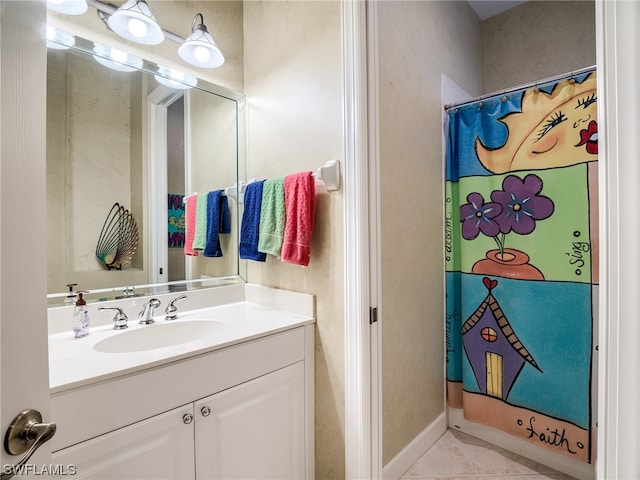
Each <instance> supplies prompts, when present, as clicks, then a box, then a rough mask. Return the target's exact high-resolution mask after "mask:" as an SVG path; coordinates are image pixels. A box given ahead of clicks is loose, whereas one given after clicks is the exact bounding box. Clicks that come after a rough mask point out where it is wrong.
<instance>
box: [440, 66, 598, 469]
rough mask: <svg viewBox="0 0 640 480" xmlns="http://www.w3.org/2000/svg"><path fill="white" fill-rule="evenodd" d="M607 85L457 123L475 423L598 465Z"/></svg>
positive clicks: (453, 225) (452, 213)
mask: <svg viewBox="0 0 640 480" xmlns="http://www.w3.org/2000/svg"><path fill="white" fill-rule="evenodd" d="M596 113H597V92H596V74H595V71H590V72H586V73H581V74H580V75H575V76H572V77H568V78H566V79H564V80H561V81H555V82H552V83H547V84H544V85H540V86H538V87H536V88H531V89H528V90H520V91H516V92H511V93H508V94H504V95H498V96H495V97H492V98H488V99H484V100H482V101H479V102H475V103H470V104H466V105H464V106H459V107H456V108H451V109H449V110H448V111H447V114H446V120H445V123H446V125H445V132H446V136H447V151H446V188H445V192H446V198H445V216H446V218H445V257H446V294H447V298H446V331H447V338H446V342H447V345H446V348H447V393H448V402H449V406H450V407H455V408H462V409H463V412H464V417H465V419H467V420H469V421H472V422H478V423H482V424H486V425H490V426H492V427H495V428H498V429H500V430H503V431H505V432H507V433H509V434H512V435H515V436H518V437H520V438H523V439H525V440H528V441H529V442H531V443H533V444H535V445H539V446H540V447H543V448H547V449H550V450H553V451H555V452H559V453H562V454H564V455H568V456H570V457H573V458H575V459H578V460H581V461H584V462H593V460H594V452H593V445H594V442H593V441H592V434H593V431H592V430H593V429H592V415H593V412H592V380H593V376H594V364H593V356H594V355H593V353H594V350H595V349H596V348H597V346H596V345H594V340H593V338H594V330H596V325H597V312H598V309H597V298H598V219H597V215H598V174H597V172H598V166H597V165H598V163H597V162H598V124H597V118H596Z"/></svg>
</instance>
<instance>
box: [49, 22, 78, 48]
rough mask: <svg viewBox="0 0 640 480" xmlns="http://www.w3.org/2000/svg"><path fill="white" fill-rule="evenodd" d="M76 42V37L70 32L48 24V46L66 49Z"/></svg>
mask: <svg viewBox="0 0 640 480" xmlns="http://www.w3.org/2000/svg"><path fill="white" fill-rule="evenodd" d="M75 43H76V39H75V37H74V36H73V35H71V34H70V33H68V32H63V31H62V30H58V29H56V28H53V27H51V26H49V25H47V48H53V49H55V50H66V49H68V48H69V47H73V46H74V45H75Z"/></svg>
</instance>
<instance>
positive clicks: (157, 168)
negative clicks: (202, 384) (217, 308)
mask: <svg viewBox="0 0 640 480" xmlns="http://www.w3.org/2000/svg"><path fill="white" fill-rule="evenodd" d="M61 46H62V45H60V44H56V43H50V48H49V49H48V59H47V221H48V239H47V245H48V247H47V248H48V251H47V254H48V257H47V258H48V265H47V269H48V294H49V304H50V305H61V304H63V303H64V301H65V297H66V292H67V290H68V287H67V285H69V284H77V287H75V288H76V289H80V290H87V291H89V292H91V294H90V295H88V297H89V298H90V299H107V298H108V299H113V298H117V297H120V296H124V295H129V294H131V293H134V294H136V295H142V294H148V293H159V292H163V291H171V290H184V289H192V288H198V287H201V286H209V285H213V284H220V283H230V282H239V281H244V280H243V279H244V278H246V274H245V271H246V265H245V264H244V263H245V262H244V261H240V260H239V257H238V248H237V245H238V231H239V223H240V222H239V218H240V217H239V216H240V215H241V211H240V208H239V203H238V201H237V197H236V196H234V195H233V193H234V190H233V187H234V186H235V185H237V184H238V182H239V181H241V180H242V181H246V154H245V145H246V142H245V101H244V97H243V96H242V95H240V94H236V93H234V92H230V91H228V90H225V89H222V88H219V87H217V86H215V85H212V84H210V83H207V82H205V81H202V80H200V79H189V78H186V79H183V80H182V81H181V82H175V81H173V80H171V79H168V78H165V77H161V76H158V71H159V69H160V71H162V67H159V66H157V65H154V64H152V63H149V62H146V61H142V62H140V63H139V64H138V65H136V66H135V67H132V66H130V65H127V66H124V68H123V65H121V64H118V63H116V64H114V63H113V62H109V61H108V59H106V58H105V57H104V56H102V55H103V54H102V53H101V51H100V47H98V46H96V45H94V44H93V43H92V42H89V41H87V40H83V39H80V38H76V39H75V46H74V47H72V48H64V49H63V48H59V47H61ZM56 47H57V48H56ZM114 67H115V68H114ZM123 70H126V71H123ZM167 75H169V74H167ZM221 189H222V190H225V193H224V195H225V196H226V198H227V204H228V206H229V213H230V218H231V231H230V233H225V234H220V235H219V239H220V246H221V249H222V252H223V255H222V256H221V257H205V256H203V255H202V254H200V255H198V256H185V254H184V248H183V242H184V226H185V217H184V205H183V201H182V198H183V196H185V195H190V194H194V193H207V192H210V191H215V190H221ZM114 204H118V205H119V206H120V207H122V210H127V211H128V212H129V213H130V217H131V218H132V219H133V220H134V221H135V224H136V226H137V229H138V241H137V245H136V249H135V253H134V254H133V256H132V257H131V260H130V261H128V262H127V263H125V264H123V265H122V266H121V267H120V268H118V267H119V265H114V267H115V268H107V267H106V266H105V265H104V264H103V263H102V262H101V261H100V260H99V258H98V256H97V255H96V250H97V246H98V243H99V242H100V240H101V233H103V232H104V231H105V222H106V223H107V226H108V225H109V222H110V220H108V216H109V213H110V211H111V209H112V208H113V206H114ZM240 207H241V205H240ZM112 230H113V229H112ZM116 236H117V235H116ZM114 241H115V242H117V241H118V240H111V242H112V243H113V242H114ZM131 287H133V288H131Z"/></svg>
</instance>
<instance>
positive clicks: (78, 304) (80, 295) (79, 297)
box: [76, 291, 87, 307]
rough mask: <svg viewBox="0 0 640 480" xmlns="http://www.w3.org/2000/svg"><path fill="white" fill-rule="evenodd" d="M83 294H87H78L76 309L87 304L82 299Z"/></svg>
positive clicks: (81, 292)
mask: <svg viewBox="0 0 640 480" xmlns="http://www.w3.org/2000/svg"><path fill="white" fill-rule="evenodd" d="M83 293H87V292H83V291H80V292H78V301H77V302H76V307H82V306H84V305H86V304H87V301H86V300H85V299H84V298H82V294H83Z"/></svg>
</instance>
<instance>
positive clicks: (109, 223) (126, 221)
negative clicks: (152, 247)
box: [96, 202, 138, 270]
mask: <svg viewBox="0 0 640 480" xmlns="http://www.w3.org/2000/svg"><path fill="white" fill-rule="evenodd" d="M137 248H138V225H136V221H135V220H134V219H133V215H132V214H131V213H130V212H129V210H127V209H126V208H124V207H123V206H122V205H120V204H119V203H117V202H116V203H114V204H113V207H111V210H110V211H109V214H108V215H107V219H106V220H105V222H104V225H102V231H101V232H100V237H99V239H98V245H97V246H96V257H97V258H98V260H99V261H100V263H102V265H104V266H105V267H107V270H114V269H115V270H122V266H123V265H126V264H127V263H129V262H130V261H131V258H132V257H133V254H134V253H135V251H136V249H137Z"/></svg>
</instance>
